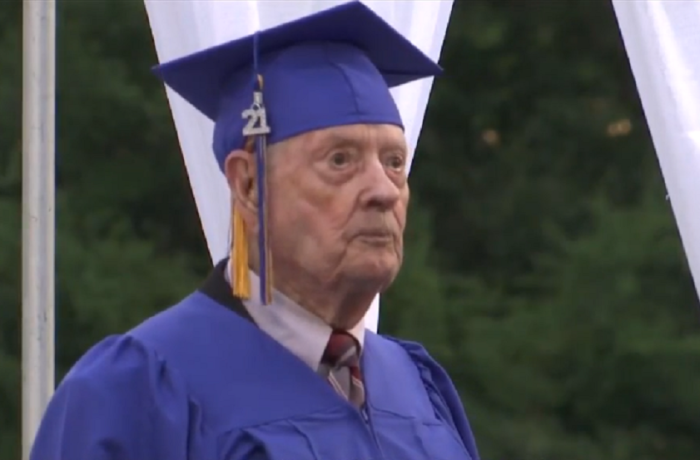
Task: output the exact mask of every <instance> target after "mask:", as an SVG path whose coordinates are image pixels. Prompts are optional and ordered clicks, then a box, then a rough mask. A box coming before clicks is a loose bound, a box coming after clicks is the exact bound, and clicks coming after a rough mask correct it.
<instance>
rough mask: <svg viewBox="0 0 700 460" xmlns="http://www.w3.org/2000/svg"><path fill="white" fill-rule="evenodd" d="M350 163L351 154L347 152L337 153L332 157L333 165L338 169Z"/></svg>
mask: <svg viewBox="0 0 700 460" xmlns="http://www.w3.org/2000/svg"><path fill="white" fill-rule="evenodd" d="M349 161H350V154H349V153H347V152H335V153H333V154H332V155H331V164H332V165H333V166H336V167H342V166H345V165H346V164H348V162H349Z"/></svg>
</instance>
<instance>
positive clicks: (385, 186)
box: [363, 159, 401, 210]
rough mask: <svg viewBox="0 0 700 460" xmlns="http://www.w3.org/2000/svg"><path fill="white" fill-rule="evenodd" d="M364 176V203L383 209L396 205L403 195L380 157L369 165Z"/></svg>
mask: <svg viewBox="0 0 700 460" xmlns="http://www.w3.org/2000/svg"><path fill="white" fill-rule="evenodd" d="M363 176H364V177H363V180H364V181H365V187H364V189H365V193H364V196H363V204H364V205H365V206H368V207H375V208H378V209H381V210H388V209H391V208H392V207H394V205H395V204H396V202H397V201H398V200H399V198H400V197H401V190H400V188H399V185H398V184H397V183H396V182H395V179H393V180H392V177H391V175H390V174H389V171H387V169H386V166H385V165H384V164H382V162H381V161H379V159H375V160H374V161H372V162H371V164H370V165H368V167H367V168H366V169H365V171H364V174H363Z"/></svg>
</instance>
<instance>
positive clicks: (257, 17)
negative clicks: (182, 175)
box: [144, 0, 453, 331]
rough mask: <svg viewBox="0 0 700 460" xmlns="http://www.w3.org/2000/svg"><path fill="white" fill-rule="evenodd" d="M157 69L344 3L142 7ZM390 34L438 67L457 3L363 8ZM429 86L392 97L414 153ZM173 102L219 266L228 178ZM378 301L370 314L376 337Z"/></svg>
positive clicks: (380, 3) (412, 1)
mask: <svg viewBox="0 0 700 460" xmlns="http://www.w3.org/2000/svg"><path fill="white" fill-rule="evenodd" d="M144 1H145V4H146V10H147V12H148V18H149V20H150V24H151V31H152V32H153V38H154V41H155V46H156V51H157V53H158V59H159V60H160V62H166V61H170V60H172V59H174V58H178V57H181V56H184V55H187V54H190V53H192V52H195V51H200V50H202V49H204V48H208V47H210V46H213V45H217V44H220V43H223V42H226V41H229V40H232V39H235V38H239V37H243V36H246V35H249V34H251V33H253V32H255V31H256V30H259V29H266V28H269V27H272V26H276V25H279V24H281V23H284V22H288V21H290V20H293V19H297V18H299V17H302V16H306V15H309V14H311V13H314V12H317V11H321V10H323V9H326V8H330V7H332V6H335V5H338V4H340V3H344V1H343V0H249V1H246V0H144ZM364 3H365V4H366V5H367V6H369V7H370V8H372V9H373V10H374V11H376V12H377V13H378V14H379V15H380V16H382V17H383V18H384V19H385V20H386V21H387V22H389V23H390V24H391V25H392V26H393V27H395V28H396V29H397V30H398V31H400V32H401V33H402V34H403V35H404V36H405V37H406V38H408V39H409V40H410V41H411V42H412V43H413V44H415V45H416V46H417V47H418V48H420V49H421V50H422V51H423V52H425V53H426V54H427V55H428V56H430V57H431V58H433V59H435V60H437V59H438V57H439V55H440V50H441V48H442V43H443V41H444V39H445V32H446V29H447V23H448V20H449V16H450V12H451V10H452V3H453V2H452V0H374V1H365V2H364ZM432 83H433V82H432V79H425V80H423V81H418V82H414V83H410V84H407V85H404V86H402V87H399V88H396V89H394V90H393V91H392V93H393V95H394V98H395V100H396V102H397V104H398V107H399V110H400V112H401V115H402V117H403V121H404V123H405V125H406V135H407V137H408V143H409V147H410V149H411V152H413V151H414V150H415V146H416V143H417V142H418V136H419V134H420V130H421V126H422V125H423V116H424V114H425V109H426V105H427V102H428V97H429V95H430V88H431V86H432ZM168 99H169V101H170V107H171V110H172V113H173V119H174V121H175V126H176V128H177V133H178V136H179V140H180V147H181V149H182V155H183V158H184V161H185V165H186V167H187V172H188V174H189V178H190V184H191V186H192V192H193V194H194V198H195V201H196V203H197V207H198V209H199V217H200V220H201V222H202V228H203V230H204V235H205V237H206V239H207V245H208V247H209V253H210V255H211V257H212V260H213V261H214V262H216V261H218V260H220V259H222V258H223V257H225V256H226V254H227V251H228V247H227V246H228V231H229V202H228V197H229V195H228V191H227V186H226V183H225V181H224V178H223V176H222V174H221V172H220V171H219V168H218V166H217V164H216V161H215V159H214V155H213V153H212V151H211V138H212V131H213V123H212V122H211V121H209V120H207V119H206V118H205V117H204V116H202V115H201V114H199V113H198V112H197V111H196V110H195V109H194V108H192V106H190V105H189V104H188V103H187V102H185V101H184V100H183V99H182V98H181V97H179V96H178V95H177V94H175V93H174V92H173V91H170V90H168ZM378 319H379V298H377V299H375V302H374V304H373V305H372V308H371V309H370V311H369V313H368V314H367V327H368V328H370V329H372V330H375V331H376V328H377V324H378Z"/></svg>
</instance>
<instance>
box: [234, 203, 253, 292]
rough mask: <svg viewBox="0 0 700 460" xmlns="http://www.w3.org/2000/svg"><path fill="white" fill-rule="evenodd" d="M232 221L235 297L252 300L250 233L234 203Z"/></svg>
mask: <svg viewBox="0 0 700 460" xmlns="http://www.w3.org/2000/svg"><path fill="white" fill-rule="evenodd" d="M231 216H232V217H231V219H232V220H233V225H232V229H231V232H232V233H233V235H232V238H231V239H232V244H231V264H230V266H231V284H232V287H233V295H234V297H238V298H239V299H243V300H247V299H250V275H249V273H248V233H246V230H247V229H246V225H245V222H244V221H243V217H241V214H240V213H239V212H237V211H236V206H235V204H234V202H233V201H232V202H231Z"/></svg>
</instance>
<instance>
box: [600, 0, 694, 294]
mask: <svg viewBox="0 0 700 460" xmlns="http://www.w3.org/2000/svg"><path fill="white" fill-rule="evenodd" d="M613 6H614V8H615V14H616V16H617V21H618V24H619V26H620V31H621V32H622V37H623V40H624V43H625V48H626V50H627V55H628V57H629V60H630V64H631V66H632V71H633V73H634V78H635V81H636V83H637V89H638V91H639V95H640V97H641V100H642V105H643V107H644V113H645V115H646V119H647V122H648V124H649V129H650V131H651V135H652V138H653V141H654V147H655V148H656V154H657V156H658V158H659V163H660V165H661V171H662V173H663V176H664V180H665V182H666V188H667V190H668V195H669V198H670V200H671V206H672V208H673V213H674V215H675V217H676V222H677V223H678V229H679V231H680V235H681V239H682V240H683V246H684V248H685V252H686V255H687V257H688V263H689V265H690V270H691V272H692V274H693V278H694V280H695V287H696V289H698V290H699V292H700V279H699V278H698V276H700V1H696V0H663V1H660V0H635V1H631V0H613Z"/></svg>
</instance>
